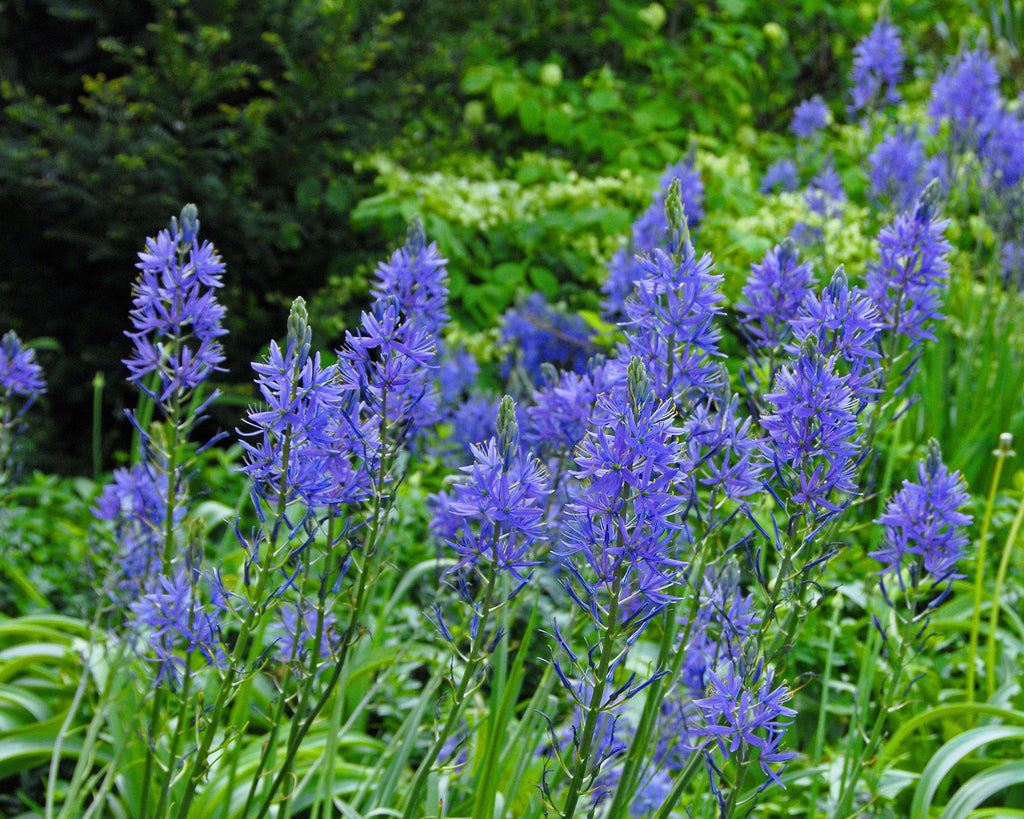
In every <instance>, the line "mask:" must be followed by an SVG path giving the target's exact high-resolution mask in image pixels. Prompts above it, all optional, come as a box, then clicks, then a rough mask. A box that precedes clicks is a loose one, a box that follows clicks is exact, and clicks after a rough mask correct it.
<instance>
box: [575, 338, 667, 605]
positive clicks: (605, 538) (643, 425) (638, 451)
mask: <svg viewBox="0 0 1024 819" xmlns="http://www.w3.org/2000/svg"><path fill="white" fill-rule="evenodd" d="M674 415H675V413H674V408H673V406H672V404H671V403H668V402H663V401H661V400H659V399H658V398H657V397H655V395H654V394H653V392H652V391H651V386H650V382H649V380H648V378H647V374H646V371H645V370H644V368H643V363H642V362H641V360H640V359H639V358H636V357H634V358H633V359H632V360H631V361H630V364H629V390H628V395H625V396H624V395H622V393H621V391H617V394H616V393H612V394H602V395H601V396H599V397H598V401H597V407H596V409H595V411H594V417H593V419H592V426H591V429H590V430H589V432H588V433H587V436H586V438H584V440H583V441H582V443H580V445H579V447H578V448H577V452H576V469H575V470H574V471H573V476H574V477H575V478H576V479H577V480H579V481H584V482H586V484H585V486H584V488H583V489H582V491H580V492H579V493H578V494H577V495H576V496H575V497H574V498H573V499H572V501H571V503H570V504H569V506H568V508H567V515H568V525H567V526H566V527H565V529H564V530H563V537H562V544H561V555H562V556H563V557H565V558H567V559H569V560H570V561H572V562H573V568H572V570H573V572H574V574H575V575H576V576H577V577H578V578H579V579H580V580H583V570H584V567H589V569H590V572H592V574H593V579H592V580H586V581H584V582H585V585H586V591H587V594H588V596H592V595H596V594H597V593H598V590H599V588H601V587H603V588H605V589H606V590H608V591H612V590H614V589H615V588H616V586H617V584H622V581H623V580H625V581H627V582H628V583H633V584H635V588H636V595H637V599H638V600H639V601H641V602H642V603H644V604H648V605H650V606H652V607H654V608H658V607H660V606H662V605H664V604H665V603H666V602H668V600H669V599H670V598H669V597H668V596H666V593H665V592H666V590H667V589H668V588H669V587H670V586H671V585H672V584H673V583H674V582H675V575H676V573H677V572H678V570H679V569H680V568H681V567H682V566H683V565H684V564H683V563H681V562H680V561H679V560H677V559H675V558H674V557H673V555H672V552H673V548H672V544H673V541H674V537H675V533H676V531H677V530H678V528H679V526H678V524H677V523H676V522H674V520H673V519H674V517H675V514H676V512H677V510H678V509H679V508H680V506H681V504H682V499H681V498H680V497H679V496H678V495H677V494H676V493H675V492H674V491H673V484H674V482H675V481H676V479H677V478H678V476H679V468H680V464H681V462H682V459H683V449H682V444H681V441H680V435H681V432H682V430H681V429H679V428H678V427H676V426H675V425H674ZM577 564H578V565H577ZM620 593H621V592H620Z"/></svg>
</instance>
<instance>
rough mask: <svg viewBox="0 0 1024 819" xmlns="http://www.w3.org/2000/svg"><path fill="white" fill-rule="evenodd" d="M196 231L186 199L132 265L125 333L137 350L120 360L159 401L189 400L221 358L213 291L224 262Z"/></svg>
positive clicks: (219, 311) (218, 313)
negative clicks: (134, 269)
mask: <svg viewBox="0 0 1024 819" xmlns="http://www.w3.org/2000/svg"><path fill="white" fill-rule="evenodd" d="M198 232H199V219H198V218H197V211H196V207H195V205H186V206H185V207H184V208H183V209H182V211H181V218H180V221H179V220H178V219H171V227H170V229H169V230H162V231H160V233H159V234H157V236H156V238H151V239H147V240H146V249H145V250H144V251H142V252H141V253H139V263H138V264H137V265H136V267H137V268H138V269H139V277H138V279H137V280H136V282H135V285H134V286H133V288H132V297H133V300H132V310H131V313H130V315H131V320H132V324H133V325H134V327H135V329H134V331H130V332H127V333H126V335H127V336H128V337H129V338H130V339H131V340H132V341H133V342H134V344H135V351H134V353H133V354H132V356H131V357H130V358H127V359H125V361H124V363H125V364H126V365H127V367H128V370H129V373H130V374H129V377H128V378H129V380H130V381H131V382H132V383H134V384H135V385H136V386H137V387H138V388H139V389H141V390H142V391H143V392H146V393H147V394H149V395H150V396H151V397H152V398H153V399H154V400H155V401H157V402H158V403H159V404H161V405H168V406H169V405H170V404H171V403H172V402H175V401H177V402H179V403H181V402H183V401H186V400H187V398H188V396H189V395H190V394H191V393H192V391H194V390H195V388H196V387H198V386H199V384H200V383H202V382H203V381H204V380H205V379H206V378H208V377H209V375H210V373H212V372H213V371H215V370H219V369H221V367H220V365H221V363H222V362H223V361H224V350H223V347H222V345H221V343H220V337H221V336H223V335H224V334H225V333H226V332H227V331H226V330H225V329H224V328H223V327H221V320H222V319H223V317H224V308H223V307H222V306H221V305H220V304H219V303H218V302H217V298H216V295H215V292H214V291H215V290H216V289H217V288H219V287H221V286H222V284H223V282H222V281H221V275H222V274H223V273H224V262H223V261H221V258H220V255H219V254H218V253H217V251H216V250H215V249H214V247H213V245H212V244H210V242H203V243H202V244H200V243H199V241H198V239H197V238H196V236H197V234H198ZM154 374H155V375H156V383H155V384H154V385H153V386H152V387H151V386H150V377H151V376H153V375H154Z"/></svg>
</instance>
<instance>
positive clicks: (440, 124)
mask: <svg viewBox="0 0 1024 819" xmlns="http://www.w3.org/2000/svg"><path fill="white" fill-rule="evenodd" d="M972 12H973V9H972V7H971V5H970V4H968V3H965V2H957V0H943V1H942V2H907V3H894V4H892V6H891V8H890V10H889V13H890V15H891V17H892V19H893V20H894V22H895V23H896V24H897V25H898V26H900V27H901V28H902V29H903V31H904V32H905V34H906V35H907V40H908V42H910V43H912V44H914V45H913V48H914V49H915V53H914V54H912V55H911V58H912V60H913V61H914V62H915V63H916V65H917V66H918V68H919V69H920V70H921V71H922V75H924V74H927V75H928V76H933V75H934V71H933V70H931V69H932V68H934V65H931V64H929V60H930V59H931V58H930V57H929V54H932V53H934V54H935V55H936V56H935V58H934V62H935V64H937V62H938V60H939V56H940V55H948V54H949V53H952V52H955V50H956V47H957V42H958V37H959V30H958V26H959V25H960V24H962V23H963V22H964V21H966V19H967V18H968V17H969V16H970V15H971V14H972ZM876 15H877V8H876V7H875V4H872V3H862V4H860V5H858V4H856V3H847V2H822V1H821V0H801V1H800V2H796V1H794V2H778V3H758V2H748V0H721V2H711V3H690V2H664V3H661V4H659V3H646V2H629V1H628V0H574V2H571V3H570V2H568V0H561V2H550V3H549V2H536V1H535V0H530V1H526V0H506V1H505V2H500V3H494V2H477V0H467V2H461V3H457V4H456V3H450V2H445V0H386V1H385V2H379V1H378V0H348V2H343V0H305V1H304V0H259V2H239V1H238V0H193V1H192V2H184V0H145V1H144V0H135V1H134V2H133V1H132V0H3V1H2V2H0V76H2V85H0V92H2V96H3V100H2V105H3V114H2V120H0V123H2V125H0V207H2V212H3V219H2V222H0V224H2V226H3V227H2V230H0V256H2V258H3V264H4V271H5V272H4V275H3V277H2V278H0V327H3V328H8V327H10V328H13V329H15V330H16V331H17V332H19V334H21V336H22V337H24V338H28V339H36V340H37V347H38V349H39V350H40V354H41V357H42V359H43V363H44V366H45V368H46V371H47V377H48V380H49V383H50V391H49V395H48V396H47V398H46V402H45V408H46V410H47V412H46V415H47V421H46V422H36V423H35V427H34V428H35V430H36V431H35V434H36V435H37V436H38V437H39V438H40V439H45V440H46V441H47V443H46V445H45V447H43V446H41V447H37V448H36V452H35V463H36V465H38V466H41V467H43V468H45V469H47V470H50V471H58V472H65V473H70V472H81V471H86V470H87V469H88V463H89V452H90V435H89V430H90V429H91V426H92V401H93V396H92V389H93V387H92V382H93V376H94V374H95V373H96V372H97V371H102V372H104V373H105V375H106V383H107V389H106V392H105V394H104V399H103V410H102V417H103V427H104V430H105V432H104V449H103V451H104V453H105V454H108V453H110V452H112V451H114V449H115V448H116V446H118V445H120V444H121V443H123V439H122V438H121V437H120V436H123V435H124V434H125V428H126V425H125V423H124V422H123V419H122V418H121V414H120V409H121V407H122V405H123V402H125V401H128V400H131V399H130V398H129V397H128V393H127V392H125V391H124V390H123V389H122V387H121V383H122V381H123V379H122V376H123V374H124V369H123V366H122V365H121V363H120V359H121V358H123V357H124V356H125V355H126V354H127V352H128V342H127V340H126V339H125V338H124V335H123V331H124V329H125V327H126V326H127V318H126V315H127V311H128V308H129V306H130V287H131V282H132V279H133V272H134V267H133V265H134V259H135V254H136V253H137V251H138V250H140V249H141V247H142V245H143V242H144V238H145V237H146V236H148V235H153V234H155V232H156V231H157V230H159V229H160V228H161V227H163V226H164V225H165V223H166V222H167V220H168V218H169V216H170V215H171V214H174V213H177V212H178V210H179V209H180V207H181V205H182V203H184V202H195V203H196V204H197V205H198V207H199V213H200V216H201V219H202V224H203V229H202V235H203V236H205V237H206V238H208V239H211V240H213V241H214V242H215V243H216V245H217V247H218V248H219V250H220V251H221V253H222V255H223V256H224V258H225V260H226V262H227V264H228V276H227V287H226V288H225V291H226V292H225V293H224V296H223V300H224V301H225V303H226V304H227V306H228V310H229V319H228V326H229V328H230V331H231V333H230V336H229V337H228V340H227V348H228V355H229V360H228V366H229V371H228V372H227V373H226V374H224V376H223V379H224V381H225V385H226V386H228V387H229V388H230V385H231V384H238V385H239V386H238V387H237V388H235V389H234V390H233V393H234V394H235V395H236V397H237V401H236V406H237V405H238V404H244V403H245V401H246V400H247V396H248V395H249V393H248V387H247V386H246V384H247V383H248V379H249V375H250V370H249V366H248V362H250V361H252V360H253V359H254V358H255V357H256V356H257V355H258V353H259V350H260V349H261V348H262V347H263V346H264V345H265V344H266V343H267V340H268V339H270V338H272V337H275V336H277V335H280V334H281V331H282V328H283V325H284V317H285V315H286V313H287V304H288V303H290V301H291V299H292V298H293V297H294V296H296V295H300V294H303V295H307V296H308V295H311V294H312V295H313V296H314V297H313V299H312V305H313V312H314V321H315V322H316V324H317V325H318V331H319V340H320V342H321V343H322V344H323V345H324V346H325V347H326V346H327V345H328V344H331V343H333V342H335V341H337V340H338V339H339V336H340V334H341V332H342V330H343V328H344V327H345V326H346V325H348V324H350V323H351V322H352V320H353V317H354V316H355V315H357V312H358V310H359V308H360V307H361V306H362V305H363V304H364V303H365V298H364V296H365V294H366V288H367V285H366V276H367V273H368V272H369V271H370V270H372V268H373V266H374V265H375V264H376V263H377V261H378V260H380V259H381V258H384V257H385V255H386V254H387V252H388V251H389V249H390V248H391V247H393V246H394V245H396V244H397V243H399V242H400V241H401V237H402V232H403V231H404V225H405V221H406V220H407V219H408V217H409V216H410V215H411V214H412V213H413V212H416V211H420V212H422V213H423V214H424V217H425V220H426V225H427V230H428V234H430V236H431V238H434V239H437V240H438V242H439V245H440V247H441V250H442V252H443V253H444V254H445V255H447V256H448V257H449V258H450V259H451V264H450V271H451V277H452V291H453V293H452V299H453V311H454V313H455V316H456V318H457V319H458V320H459V322H460V323H461V324H462V325H463V326H464V327H466V328H467V329H470V330H472V329H474V328H478V327H484V326H489V325H490V324H492V323H493V320H494V318H495V316H496V315H497V314H499V313H500V312H501V311H502V310H504V309H505V308H506V307H508V306H509V305H510V304H512V303H513V302H514V300H515V298H516V296H517V293H519V292H520V291H521V290H527V289H538V290H541V291H542V292H544V293H545V294H546V295H547V296H548V297H549V298H552V299H553V298H561V299H565V300H568V301H569V302H570V303H571V304H572V306H574V307H576V308H583V309H586V308H593V307H594V306H595V305H596V304H597V300H598V297H599V294H598V292H597V288H596V283H597V282H598V281H600V280H601V278H602V277H603V275H604V268H603V260H604V259H607V257H608V256H609V255H610V253H611V249H612V248H613V246H614V241H615V240H614V237H615V235H616V234H619V233H622V232H623V231H624V230H625V229H626V228H627V226H628V224H629V222H630V221H631V220H632V219H633V218H634V217H635V216H636V215H637V214H638V213H639V212H640V211H642V209H643V208H644V207H645V206H646V204H647V202H648V201H649V197H650V193H651V190H652V186H653V184H654V183H653V180H654V179H656V177H657V174H658V173H659V172H660V171H661V170H662V169H663V168H664V167H665V165H666V164H667V163H668V162H671V161H675V160H677V159H679V158H680V157H681V156H682V155H683V154H684V153H685V152H686V151H687V149H688V148H689V147H690V146H691V145H696V146H698V147H699V148H700V149H701V151H706V152H707V153H708V154H709V155H714V154H721V153H722V152H723V151H725V150H726V149H727V148H730V147H732V148H736V149H738V150H741V151H742V152H743V153H744V155H745V156H746V157H747V158H748V161H749V163H751V164H752V165H753V166H755V167H763V165H764V164H766V163H767V162H768V161H770V160H771V159H772V158H774V157H776V156H778V155H781V154H782V153H783V152H784V151H785V150H787V147H786V146H787V145H788V144H789V142H788V139H789V138H788V136H787V135H786V134H785V130H786V126H787V124H788V122H789V117H790V115H791V111H792V108H793V106H794V105H795V104H796V103H798V102H799V101H800V100H802V99H805V98H806V97H808V96H809V95H811V94H813V93H819V94H823V95H824V96H825V97H826V99H827V100H829V102H830V104H831V105H832V107H833V109H834V110H836V111H837V112H841V111H842V110H843V108H844V105H845V100H844V99H843V97H842V88H843V82H844V77H845V76H846V74H847V72H848V70H849V66H850V62H851V50H852V47H853V45H854V44H855V43H856V41H857V40H858V39H859V38H860V37H861V36H863V35H864V34H865V33H866V32H867V31H868V30H869V29H870V27H871V25H872V24H873V22H874V19H875V18H876ZM925 69H928V70H927V71H925ZM719 170H720V171H724V173H722V172H720V173H719V174H718V176H717V179H716V182H715V184H714V185H712V186H711V188H710V189H709V194H708V209H709V211H713V210H715V209H720V210H722V212H723V213H726V214H728V213H731V212H737V213H738V212H741V211H743V210H749V206H750V204H751V200H752V197H753V196H755V195H756V191H755V190H754V188H753V187H752V185H751V184H748V183H746V182H743V181H742V180H740V181H737V182H736V183H735V184H730V179H729V171H728V166H726V167H724V168H720V169H719ZM730 208H731V210H730ZM733 238H735V237H733ZM747 244H748V245H750V243H749V242H748V243H747ZM765 244H767V239H764V240H761V243H760V244H758V242H754V243H753V244H752V245H750V246H749V247H747V250H748V251H749V252H746V253H740V254H739V255H738V256H737V257H736V259H735V264H736V266H737V267H742V266H743V264H748V263H749V259H750V257H751V256H752V255H753V253H754V252H755V251H758V252H760V250H763V247H764V245H765ZM739 246H741V247H746V245H744V242H743V241H742V237H740V241H739ZM719 247H720V246H719ZM722 252H723V253H724V255H725V256H726V260H725V261H726V264H728V256H729V249H728V247H725V248H723V249H722ZM721 263H722V262H721V261H720V264H721ZM231 392H232V390H231V389H229V394H230V393H231ZM228 411H230V410H228ZM218 420H219V421H220V422H221V423H222V425H226V426H232V425H233V421H232V420H231V419H230V418H228V417H224V418H219V419H218Z"/></svg>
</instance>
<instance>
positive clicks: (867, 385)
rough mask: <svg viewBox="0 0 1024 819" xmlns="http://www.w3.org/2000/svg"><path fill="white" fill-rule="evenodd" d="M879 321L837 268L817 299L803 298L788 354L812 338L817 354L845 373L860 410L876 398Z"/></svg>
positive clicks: (872, 303)
mask: <svg viewBox="0 0 1024 819" xmlns="http://www.w3.org/2000/svg"><path fill="white" fill-rule="evenodd" d="M881 329H882V320H881V318H880V317H879V315H878V310H877V309H876V308H875V305H874V302H872V301H871V299H869V298H868V297H867V295H865V293H864V292H863V290H861V289H860V288H859V287H853V288H851V287H850V284H849V282H848V281H847V278H846V270H845V269H844V268H843V266H842V265H840V266H839V267H838V268H836V272H835V273H834V274H833V275H832V279H831V281H830V282H829V283H828V286H827V287H825V288H824V289H823V290H822V292H821V295H820V296H818V295H815V294H813V293H812V294H811V295H809V296H807V297H806V298H805V299H804V301H803V304H802V305H801V307H800V312H799V313H798V315H797V317H796V318H795V319H794V320H793V337H794V339H795V342H796V343H795V344H793V345H790V347H789V348H788V349H789V352H790V353H791V354H793V355H796V354H798V353H799V351H800V345H801V344H803V342H804V341H805V340H806V339H807V338H811V337H813V338H815V339H816V341H817V347H818V351H819V352H820V353H821V354H822V355H825V356H835V357H836V364H837V365H838V366H839V367H840V369H841V370H842V371H843V372H844V373H845V375H846V379H847V384H848V385H849V387H850V391H851V392H852V393H853V394H854V396H855V397H856V398H857V400H858V401H859V402H860V404H861V406H863V405H864V404H866V403H868V402H869V401H871V400H872V399H873V398H874V396H875V395H876V394H877V392H878V390H877V388H876V387H875V379H876V376H877V375H878V367H877V366H876V362H877V361H878V359H879V358H881V353H880V352H879V351H878V335H879V333H880V331H881Z"/></svg>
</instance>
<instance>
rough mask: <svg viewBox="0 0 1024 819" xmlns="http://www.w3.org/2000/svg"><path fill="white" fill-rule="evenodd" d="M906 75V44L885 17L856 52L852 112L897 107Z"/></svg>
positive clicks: (854, 57)
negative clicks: (904, 50) (899, 89)
mask: <svg viewBox="0 0 1024 819" xmlns="http://www.w3.org/2000/svg"><path fill="white" fill-rule="evenodd" d="M902 75H903V42H902V40H901V39H900V33H899V30H898V29H897V28H896V27H895V26H894V25H893V24H892V23H890V22H889V21H888V20H887V19H885V18H884V17H883V18H881V19H880V20H879V21H878V22H877V23H875V26H874V28H872V29H871V31H870V33H868V34H867V35H866V36H865V37H863V38H862V39H861V40H860V42H858V43H857V45H856V46H855V47H854V49H853V71H852V72H851V80H852V82H853V89H852V94H853V104H852V105H851V106H850V110H851V111H852V112H853V113H857V112H858V111H865V112H871V111H875V110H878V109H881V108H884V107H885V106H886V105H896V104H898V103H899V101H900V99H901V96H900V92H899V91H898V90H897V89H896V86H897V85H898V84H899V81H900V79H901V78H902Z"/></svg>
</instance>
